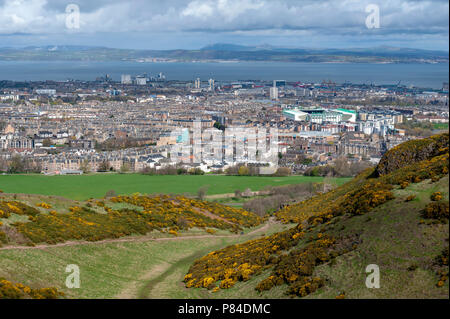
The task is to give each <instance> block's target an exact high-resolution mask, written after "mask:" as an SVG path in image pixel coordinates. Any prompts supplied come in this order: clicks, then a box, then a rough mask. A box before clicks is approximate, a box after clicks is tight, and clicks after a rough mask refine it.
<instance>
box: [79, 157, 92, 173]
mask: <svg viewBox="0 0 450 319" xmlns="http://www.w3.org/2000/svg"><path fill="white" fill-rule="evenodd" d="M80 171H82V172H83V173H84V174H87V173H89V172H90V171H91V165H90V164H89V161H88V160H87V159H85V160H84V161H83V162H81V164H80Z"/></svg>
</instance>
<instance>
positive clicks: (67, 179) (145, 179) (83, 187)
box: [0, 173, 350, 200]
mask: <svg viewBox="0 0 450 319" xmlns="http://www.w3.org/2000/svg"><path fill="white" fill-rule="evenodd" d="M348 180H350V178H336V179H333V181H334V182H335V183H336V184H338V185H341V184H343V183H345V182H347V181H348ZM321 181H323V178H322V177H309V176H288V177H258V176H222V175H199V176H195V175H164V176H162V175H156V176H149V175H140V174H108V173H106V174H90V175H76V176H73V175H72V176H45V175H1V176H0V190H2V191H4V192H5V193H24V194H41V195H53V196H63V197H66V198H70V199H76V200H86V199H88V198H91V197H93V198H100V197H103V196H104V195H105V193H106V192H107V191H109V190H114V191H115V192H116V193H117V194H132V193H136V192H139V193H142V194H152V193H162V194H169V193H171V194H184V193H190V194H196V193H197V191H198V189H199V188H201V187H203V186H208V193H207V194H208V195H214V194H225V193H234V191H235V190H238V189H239V190H241V191H244V190H245V189H247V188H250V189H251V190H252V191H257V190H261V189H263V188H264V187H266V186H280V185H288V184H299V183H306V182H314V183H317V182H321Z"/></svg>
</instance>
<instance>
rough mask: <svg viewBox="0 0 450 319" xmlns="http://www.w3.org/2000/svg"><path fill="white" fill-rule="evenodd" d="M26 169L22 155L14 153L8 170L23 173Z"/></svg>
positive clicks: (13, 172)
mask: <svg viewBox="0 0 450 319" xmlns="http://www.w3.org/2000/svg"><path fill="white" fill-rule="evenodd" d="M24 171H25V163H24V161H23V159H22V158H21V157H20V155H14V156H13V157H12V159H11V162H10V163H9V167H8V172H9V173H12V174H16V173H22V172H24Z"/></svg>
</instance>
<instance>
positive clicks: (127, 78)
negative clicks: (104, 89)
mask: <svg viewBox="0 0 450 319" xmlns="http://www.w3.org/2000/svg"><path fill="white" fill-rule="evenodd" d="M120 82H121V83H122V84H131V83H132V81H131V75H129V74H122V78H121V81H120Z"/></svg>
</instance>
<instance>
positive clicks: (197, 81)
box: [194, 78, 202, 89]
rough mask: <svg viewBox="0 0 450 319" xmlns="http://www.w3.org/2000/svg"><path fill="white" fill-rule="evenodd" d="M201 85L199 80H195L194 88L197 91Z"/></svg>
mask: <svg viewBox="0 0 450 319" xmlns="http://www.w3.org/2000/svg"><path fill="white" fill-rule="evenodd" d="M201 83H202V82H201V81H200V78H197V79H195V81H194V88H196V89H199V88H200V87H201Z"/></svg>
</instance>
